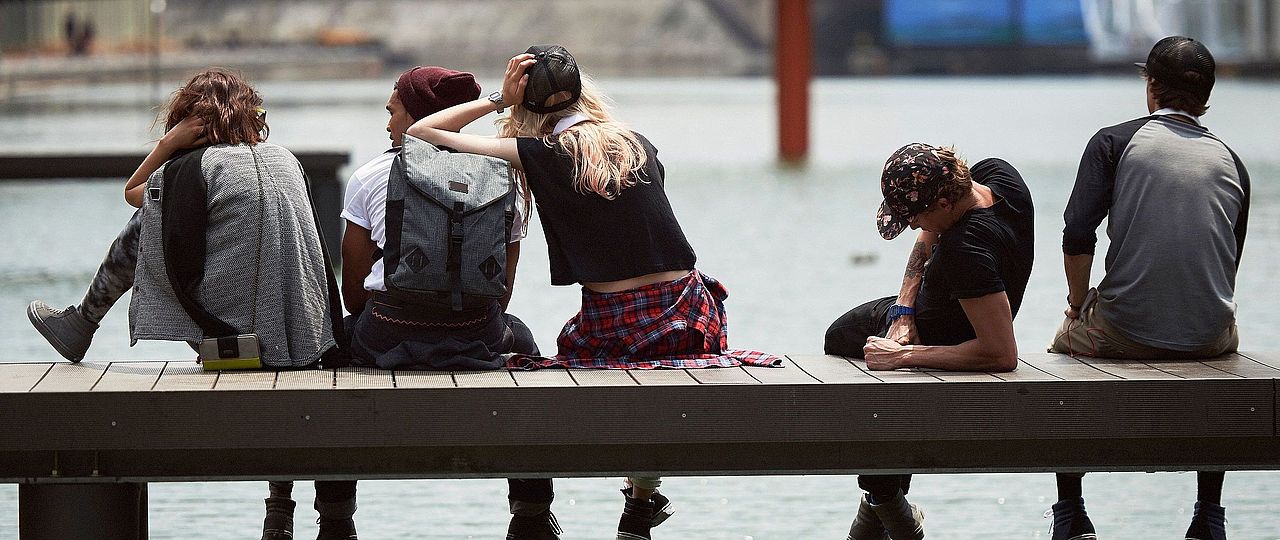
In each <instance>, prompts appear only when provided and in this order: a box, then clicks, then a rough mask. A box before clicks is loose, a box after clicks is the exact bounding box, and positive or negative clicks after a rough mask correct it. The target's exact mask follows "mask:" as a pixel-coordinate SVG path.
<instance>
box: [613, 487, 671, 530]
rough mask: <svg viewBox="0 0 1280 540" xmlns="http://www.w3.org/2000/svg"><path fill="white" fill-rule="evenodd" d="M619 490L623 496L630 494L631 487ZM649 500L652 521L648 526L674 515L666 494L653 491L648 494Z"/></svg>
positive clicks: (659, 523) (657, 523) (653, 525)
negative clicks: (651, 505)
mask: <svg viewBox="0 0 1280 540" xmlns="http://www.w3.org/2000/svg"><path fill="white" fill-rule="evenodd" d="M619 491H621V492H622V496H623V497H630V496H631V488H629V487H624V488H622V489H621V490H619ZM649 500H651V501H653V521H652V522H651V523H649V526H650V527H657V526H658V525H662V522H664V521H666V520H667V518H669V517H671V516H672V515H675V513H676V510H675V506H673V505H672V504H671V499H668V498H667V496H666V495H663V494H661V493H659V492H657V491H654V492H653V495H650V496H649Z"/></svg>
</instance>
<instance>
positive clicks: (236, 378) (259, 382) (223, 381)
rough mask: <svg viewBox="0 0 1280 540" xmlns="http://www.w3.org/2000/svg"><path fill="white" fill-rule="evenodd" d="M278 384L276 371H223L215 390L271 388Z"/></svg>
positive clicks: (215, 384) (214, 386)
mask: <svg viewBox="0 0 1280 540" xmlns="http://www.w3.org/2000/svg"><path fill="white" fill-rule="evenodd" d="M275 386H276V372H275V371H235V370H232V371H223V372H221V373H219V374H218V381H217V382H216V383H214V385H213V389H214V390H270V389H272V388H275Z"/></svg>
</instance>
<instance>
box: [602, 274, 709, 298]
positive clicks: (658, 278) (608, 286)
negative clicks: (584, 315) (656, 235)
mask: <svg viewBox="0 0 1280 540" xmlns="http://www.w3.org/2000/svg"><path fill="white" fill-rule="evenodd" d="M689 272H692V270H672V271H670V272H656V273H653V274H645V275H643V276H636V277H633V278H627V279H621V280H618V281H592V282H588V283H583V284H582V286H583V287H586V288H588V289H591V290H592V291H595V292H599V293H615V292H622V291H625V290H629V289H635V288H638V287H644V286H645V285H653V284H654V283H663V282H667V281H675V280H677V279H680V278H682V277H685V276H687V275H689Z"/></svg>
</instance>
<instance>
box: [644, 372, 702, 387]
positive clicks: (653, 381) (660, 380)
mask: <svg viewBox="0 0 1280 540" xmlns="http://www.w3.org/2000/svg"><path fill="white" fill-rule="evenodd" d="M631 376H632V377H634V378H635V380H636V382H638V383H640V386H678V385H682V384H698V381H697V379H694V378H693V376H691V375H689V372H688V371H685V370H683V369H633V370H631Z"/></svg>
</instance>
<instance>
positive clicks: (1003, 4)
mask: <svg viewBox="0 0 1280 540" xmlns="http://www.w3.org/2000/svg"><path fill="white" fill-rule="evenodd" d="M884 17H885V29H886V30H887V34H888V35H889V41H890V43H892V44H893V45H896V46H906V47H910V46H948V45H971V46H972V45H1012V44H1013V43H1014V41H1013V39H1014V30H1015V29H1014V26H1013V9H1012V2H1009V1H1006V0H888V1H887V2H885V10H884Z"/></svg>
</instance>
